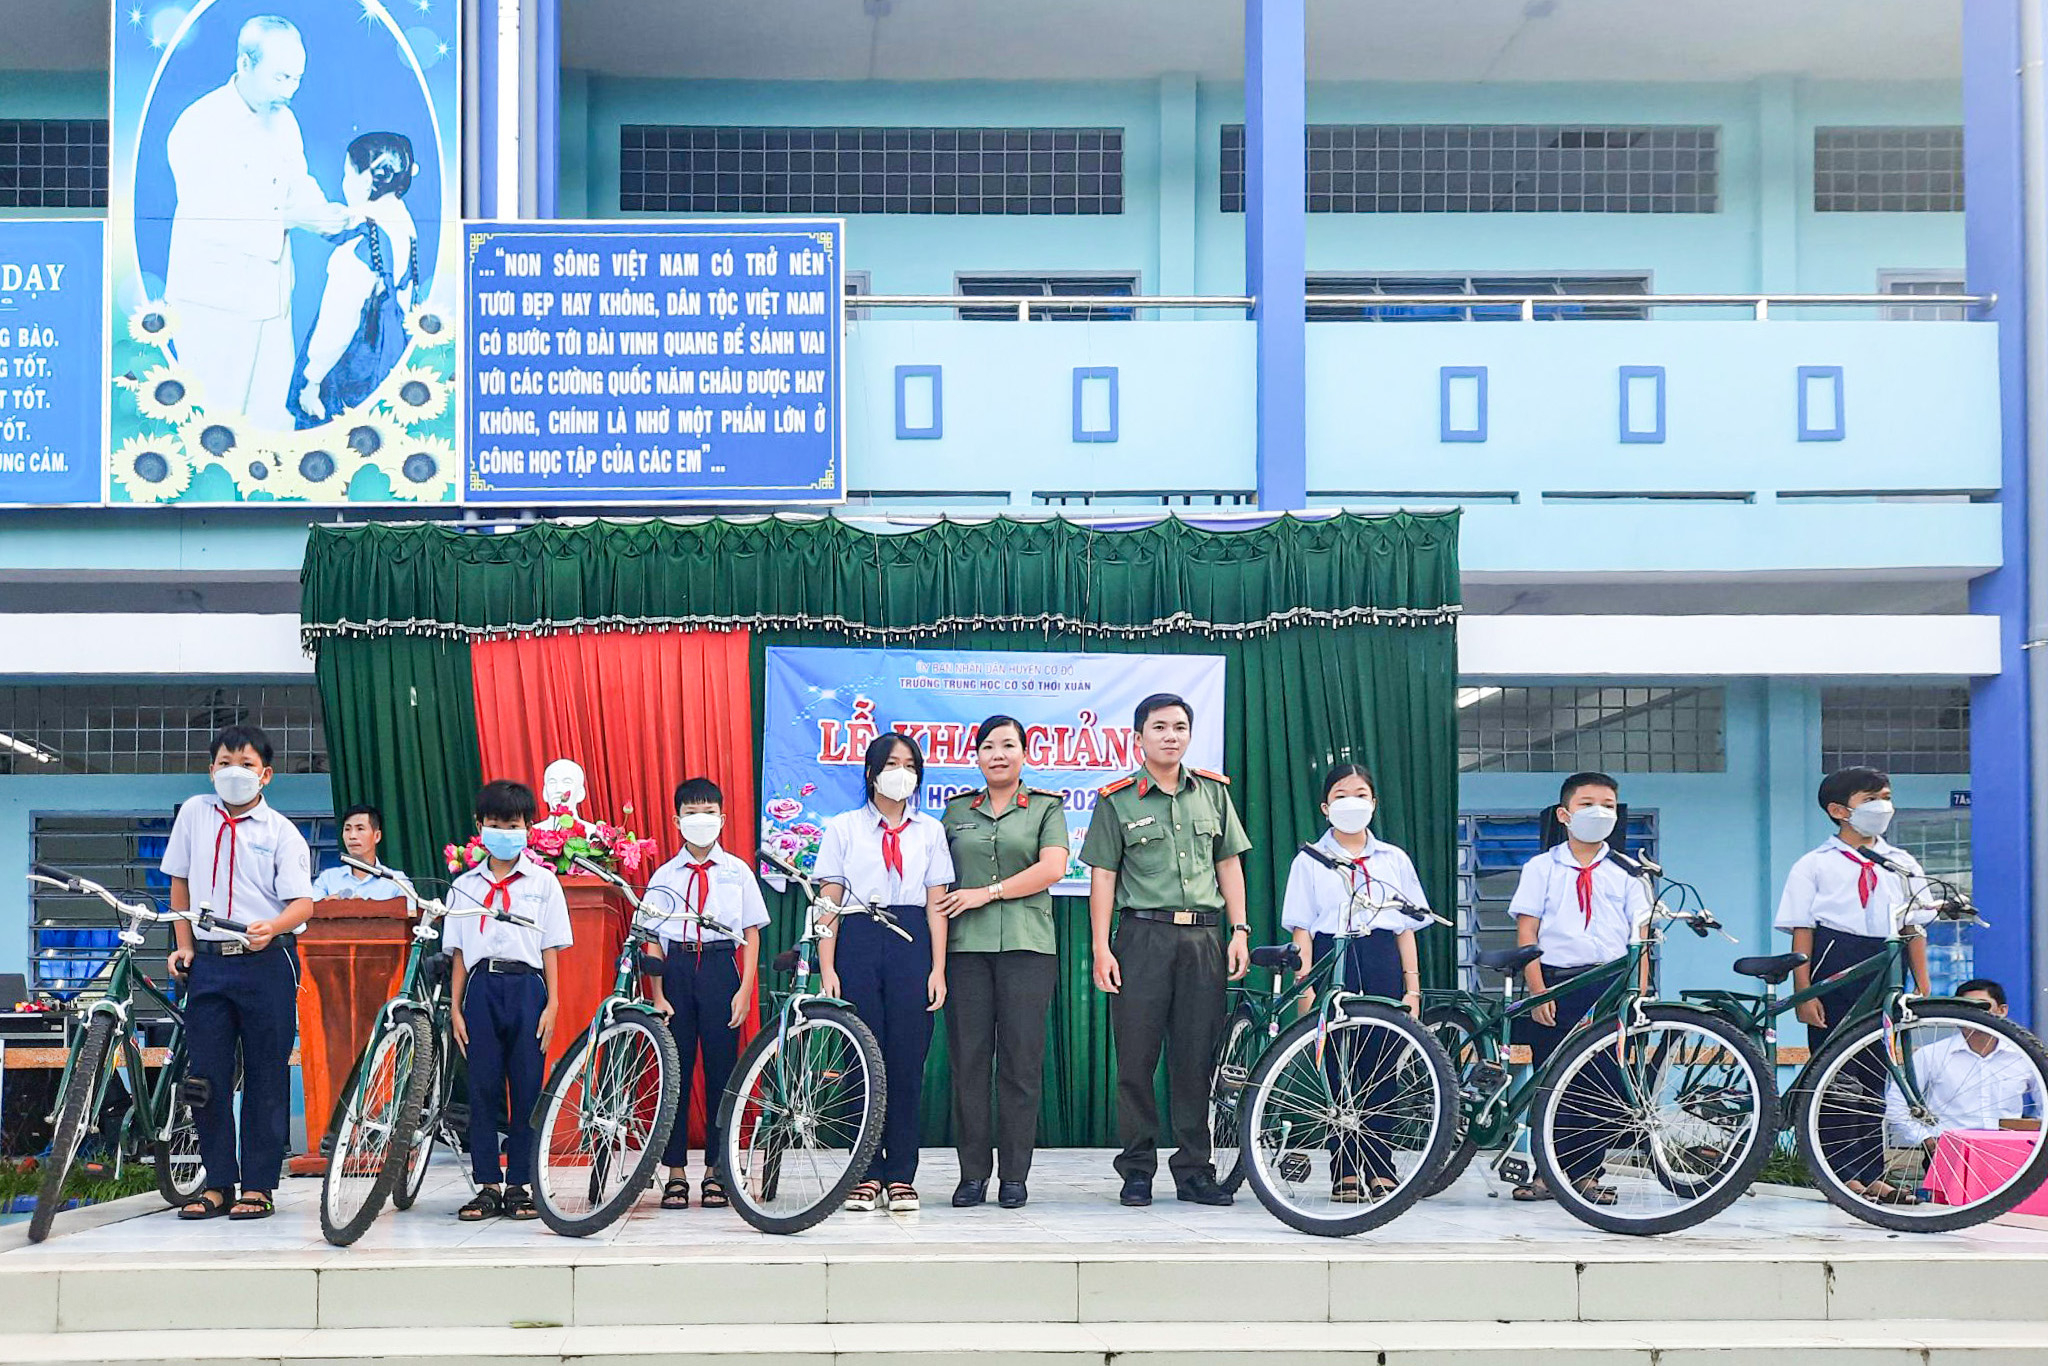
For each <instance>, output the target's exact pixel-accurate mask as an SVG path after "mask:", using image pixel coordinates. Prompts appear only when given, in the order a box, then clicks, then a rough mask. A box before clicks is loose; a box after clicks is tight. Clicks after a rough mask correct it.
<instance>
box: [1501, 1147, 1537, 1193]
mask: <svg viewBox="0 0 2048 1366" xmlns="http://www.w3.org/2000/svg"><path fill="white" fill-rule="evenodd" d="M1494 1170H1495V1171H1497V1172H1499V1173H1500V1179H1501V1180H1503V1181H1506V1182H1508V1183H1509V1184H1510V1185H1516V1186H1526V1185H1528V1184H1529V1183H1530V1182H1531V1181H1533V1180H1534V1179H1535V1176H1536V1172H1535V1169H1534V1167H1533V1166H1532V1165H1531V1164H1530V1162H1529V1159H1528V1158H1526V1157H1524V1156H1522V1155H1521V1154H1520V1153H1502V1154H1501V1158H1500V1161H1499V1163H1497V1164H1496V1165H1495V1167H1494Z"/></svg>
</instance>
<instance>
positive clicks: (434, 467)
mask: <svg viewBox="0 0 2048 1366" xmlns="http://www.w3.org/2000/svg"><path fill="white" fill-rule="evenodd" d="M390 450H391V457H390V458H389V459H386V460H383V461H381V462H379V463H380V464H382V465H383V467H384V470H385V472H386V473H388V474H389V475H390V476H391V496H392V497H394V498H399V499H402V500H404V501H405V502H408V503H443V502H446V501H447V500H448V497H449V495H450V494H451V493H453V492H454V490H455V448H454V447H453V446H451V445H450V444H449V443H448V442H446V441H443V440H442V439H441V438H440V437H437V436H413V437H407V438H406V439H404V440H403V441H399V442H397V443H395V444H393V445H392V446H391V448H390Z"/></svg>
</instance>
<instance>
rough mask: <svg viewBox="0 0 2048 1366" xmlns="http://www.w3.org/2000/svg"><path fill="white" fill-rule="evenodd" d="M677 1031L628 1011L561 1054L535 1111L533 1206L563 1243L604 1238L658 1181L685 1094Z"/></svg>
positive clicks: (585, 1034)
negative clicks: (606, 1229)
mask: <svg viewBox="0 0 2048 1366" xmlns="http://www.w3.org/2000/svg"><path fill="white" fill-rule="evenodd" d="M682 1071H683V1069H682V1065H681V1063H680V1062H679V1061H678V1059H677V1057H676V1041H675V1038H674V1036H673V1035H671V1034H670V1033H669V1032H668V1026H667V1025H665V1024H664V1023H662V1022H661V1021H660V1020H658V1019H656V1018H654V1017H653V1016H652V1015H650V1014H648V1013H647V1012H644V1011H640V1010H621V1011H619V1012H617V1013H616V1014H615V1015H614V1016H613V1017H612V1019H611V1022H610V1023H608V1024H605V1025H603V1026H602V1027H601V1028H600V1027H597V1026H593V1027H592V1028H590V1029H587V1030H585V1031H584V1032H583V1037H582V1038H580V1039H578V1040H577V1041H576V1044H575V1046H574V1047H572V1048H570V1050H569V1051H568V1052H567V1053H565V1054H563V1055H562V1060H561V1062H559V1063H557V1064H556V1065H555V1074H554V1075H553V1076H552V1077H550V1078H549V1079H548V1084H547V1087H546V1089H545V1090H543V1091H542V1092H541V1095H540V1103H539V1104H538V1105H536V1106H535V1107H534V1139H535V1143H536V1145H537V1147H536V1151H535V1156H534V1165H535V1171H534V1175H535V1180H534V1183H533V1203H534V1204H535V1206H537V1207H538V1208H539V1210H540V1217H541V1219H542V1220H543V1221H544V1222H545V1223H546V1224H547V1226H548V1227H549V1228H551V1229H553V1230H554V1231H555V1232H557V1233H559V1234H562V1235H563V1236H564V1237H569V1238H581V1237H584V1236H586V1235H588V1234H592V1233H595V1232H597V1231H598V1230H599V1229H601V1228H604V1227H606V1226H607V1225H609V1224H610V1223H611V1222H612V1221H613V1220H614V1219H616V1218H618V1217H619V1216H620V1215H621V1214H624V1213H625V1212H626V1210H627V1209H628V1208H629V1207H630V1206H631V1205H632V1203H633V1202H634V1201H635V1200H637V1199H639V1198H640V1192H642V1191H644V1190H646V1189H647V1186H648V1183H649V1182H651V1181H652V1180H653V1179H654V1168H655V1164H656V1163H658V1162H660V1161H661V1152H662V1149H663V1148H664V1147H666V1146H667V1145H668V1134H669V1128H670V1126H672V1125H673V1124H674V1123H675V1122H676V1102H677V1100H678V1099H679V1098H680V1097H681V1095H682V1088H683V1080H682Z"/></svg>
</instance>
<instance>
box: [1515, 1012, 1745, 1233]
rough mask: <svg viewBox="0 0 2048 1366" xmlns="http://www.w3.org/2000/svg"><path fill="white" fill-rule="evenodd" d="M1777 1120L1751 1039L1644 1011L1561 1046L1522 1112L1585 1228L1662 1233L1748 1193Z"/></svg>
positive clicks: (1548, 1177) (1559, 1191) (1560, 1191)
mask: <svg viewBox="0 0 2048 1366" xmlns="http://www.w3.org/2000/svg"><path fill="white" fill-rule="evenodd" d="M1776 1117H1777V1088H1776V1086H1775V1085H1774V1084H1773V1082H1772V1080H1771V1076H1770V1069H1769V1067H1768V1066H1767V1065H1766V1064H1765V1062H1764V1060H1763V1057H1762V1056H1761V1055H1760V1054H1759V1053H1758V1052H1757V1050H1756V1045H1755V1044H1753V1043H1751V1042H1750V1040H1749V1038H1748V1036H1747V1035H1745V1034H1744V1033H1743V1032H1742V1031H1741V1030H1739V1029H1737V1028H1736V1027H1735V1026H1734V1025H1733V1024H1731V1023H1729V1022H1728V1021H1727V1020H1725V1019H1723V1018H1722V1017H1720V1016H1718V1015H1714V1014H1710V1013H1708V1012H1706V1011H1701V1010H1695V1009H1693V1008H1692V1007H1689V1006H1675V1005H1647V1006H1644V1007H1643V1009H1642V1012H1641V1018H1640V1020H1639V1021H1638V1022H1636V1023H1632V1024H1630V1025H1629V1026H1628V1028H1627V1029H1626V1030H1624V1031H1622V1032H1621V1034H1620V1036H1619V1037H1617V1035H1616V1030H1615V1029H1614V1028H1612V1027H1604V1028H1594V1029H1589V1030H1586V1031H1583V1032H1581V1033H1579V1034H1576V1035H1573V1036H1571V1037H1569V1038H1567V1039H1566V1040H1565V1043H1564V1045H1563V1046H1562V1047H1561V1048H1560V1049H1559V1050H1558V1052H1557V1054H1556V1055H1555V1056H1554V1057H1553V1058H1552V1059H1551V1062H1550V1065H1549V1067H1548V1068H1546V1069H1545V1075H1544V1077H1543V1080H1542V1083H1541V1085H1540V1086H1539V1087H1538V1089H1537V1092H1536V1100H1535V1104H1534V1105H1533V1106H1532V1107H1531V1109H1530V1115H1529V1126H1530V1127H1529V1134H1530V1138H1529V1146H1530V1148H1531V1150H1532V1151H1533V1152H1534V1154H1535V1157H1536V1166H1537V1170H1538V1171H1539V1172H1540V1173H1541V1174H1542V1177H1543V1182H1544V1184H1545V1185H1546V1186H1548V1187H1549V1188H1550V1191H1551V1193H1552V1194H1553V1195H1555V1196H1556V1197H1557V1201H1558V1203H1559V1204H1561V1205H1563V1206H1564V1207H1565V1209H1566V1210H1568V1211H1569V1212H1570V1213H1571V1214H1573V1215H1574V1216H1576V1217H1577V1218H1578V1219H1580V1220H1581V1221H1582V1222H1584V1223H1588V1224H1591V1225H1592V1226H1593V1227H1594V1228H1598V1229H1604V1230H1606V1231H1607V1232H1609V1233H1637V1234H1648V1233H1670V1232H1672V1231H1673V1230H1675V1229H1681V1228H1690V1227H1691V1226H1692V1225H1694V1224H1697V1223H1700V1222H1701V1221H1703V1220H1706V1219H1711V1218H1712V1217H1713V1216H1714V1215H1716V1214H1719V1213H1720V1212H1721V1211H1722V1210H1724V1209H1726V1208H1727V1207H1728V1206H1729V1205H1730V1204H1732V1203H1734V1201H1735V1200H1736V1199H1737V1197H1739V1196H1740V1195H1741V1194H1742V1193H1743V1192H1744V1191H1745V1190H1748V1189H1749V1186H1750V1183H1751V1182H1752V1181H1754V1180H1756V1175H1757V1173H1758V1172H1759V1171H1760V1170H1762V1168H1763V1164H1764V1159H1765V1158H1766V1157H1768V1156H1769V1154H1770V1145H1771V1141H1772V1140H1773V1138H1775V1136H1776V1133H1777V1118H1776ZM1582 1184H1583V1185H1584V1186H1585V1187H1586V1189H1581V1185H1582ZM1603 1192H1604V1193H1603Z"/></svg>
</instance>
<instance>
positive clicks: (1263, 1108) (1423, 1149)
mask: <svg viewBox="0 0 2048 1366" xmlns="http://www.w3.org/2000/svg"><path fill="white" fill-rule="evenodd" d="M1367 1029H1371V1030H1374V1031H1377V1032H1380V1033H1382V1034H1391V1035H1394V1036H1396V1037H1397V1038H1398V1039H1400V1040H1402V1041H1403V1042H1405V1044H1406V1046H1407V1051H1405V1052H1404V1053H1403V1054H1402V1055H1401V1062H1402V1064H1403V1065H1404V1067H1405V1066H1407V1065H1409V1064H1419V1065H1420V1066H1421V1067H1422V1068H1423V1069H1424V1071H1425V1072H1426V1074H1427V1077H1428V1089H1427V1091H1426V1092H1422V1093H1418V1094H1416V1095H1415V1096H1414V1098H1413V1099H1412V1101H1411V1102H1410V1104H1409V1106H1408V1109H1407V1112H1406V1115H1405V1117H1404V1118H1403V1120H1402V1121H1401V1124H1402V1125H1404V1126H1408V1125H1413V1124H1416V1123H1420V1124H1424V1125H1427V1126H1428V1131H1429V1132H1428V1135H1427V1137H1426V1138H1425V1139H1424V1140H1423V1142H1422V1143H1421V1144H1420V1145H1419V1147H1418V1146H1416V1145H1414V1144H1412V1143H1410V1144H1409V1145H1406V1151H1409V1152H1411V1153H1414V1154H1415V1156H1414V1158H1413V1160H1412V1162H1411V1163H1410V1165H1409V1170H1408V1172H1407V1173H1406V1174H1405V1175H1401V1174H1399V1173H1398V1172H1397V1176H1396V1179H1397V1180H1398V1182H1399V1184H1398V1185H1396V1186H1395V1188H1394V1189H1393V1190H1392V1191H1390V1192H1388V1193H1387V1194H1385V1195H1382V1196H1379V1197H1377V1198H1375V1199H1372V1200H1370V1201H1369V1202H1365V1203H1359V1204H1339V1203H1337V1202H1336V1201H1335V1200H1334V1199H1333V1200H1332V1201H1329V1202H1325V1203H1326V1205H1327V1207H1328V1209H1329V1210H1330V1211H1331V1212H1330V1213H1316V1212H1313V1211H1311V1210H1310V1209H1308V1208H1306V1207H1305V1206H1304V1205H1303V1204H1302V1203H1300V1202H1298V1201H1297V1200H1296V1199H1294V1198H1292V1196H1291V1193H1290V1192H1291V1191H1292V1189H1294V1188H1298V1187H1306V1186H1308V1185H1310V1184H1311V1183H1312V1182H1314V1181H1315V1180H1316V1177H1317V1173H1316V1171H1315V1163H1316V1161H1317V1160H1318V1157H1317V1154H1318V1153H1320V1152H1323V1151H1327V1150H1328V1144H1329V1143H1331V1142H1338V1143H1341V1142H1343V1141H1344V1140H1343V1139H1342V1138H1335V1137H1330V1138H1326V1137H1325V1136H1323V1135H1322V1134H1319V1133H1318V1132H1317V1130H1316V1129H1315V1128H1313V1127H1312V1126H1309V1127H1307V1129H1306V1132H1307V1134H1308V1137H1307V1138H1305V1139H1298V1138H1296V1137H1295V1136H1294V1133H1293V1126H1292V1125H1291V1124H1290V1123H1283V1124H1282V1125H1281V1126H1280V1128H1281V1134H1282V1137H1281V1140H1280V1145H1281V1146H1280V1148H1279V1149H1278V1150H1276V1149H1275V1148H1274V1146H1273V1145H1270V1144H1268V1143H1266V1142H1264V1141H1263V1138H1262V1130H1263V1127H1264V1125H1265V1122H1266V1120H1267V1117H1268V1115H1269V1114H1271V1113H1273V1112H1274V1111H1275V1110H1276V1109H1277V1108H1278V1107H1277V1106H1276V1103H1275V1100H1276V1094H1277V1093H1278V1092H1279V1090H1280V1089H1281V1088H1282V1087H1291V1086H1293V1085H1295V1084H1297V1083H1295V1082H1294V1081H1293V1080H1292V1078H1293V1077H1295V1076H1296V1075H1303V1076H1305V1077H1313V1078H1316V1079H1319V1080H1326V1079H1327V1071H1326V1067H1327V1063H1326V1055H1327V1053H1328V1052H1330V1051H1333V1050H1334V1051H1335V1052H1336V1053H1338V1054H1339V1055H1340V1056H1341V1055H1342V1054H1343V1051H1344V1050H1345V1049H1346V1048H1351V1049H1359V1048H1360V1047H1361V1044H1359V1043H1353V1044H1344V1043H1334V1044H1333V1041H1336V1040H1342V1039H1343V1037H1344V1036H1345V1035H1346V1034H1351V1033H1362V1032H1363V1031H1364V1030H1367ZM1385 1042H1386V1041H1384V1040H1383V1041H1382V1046H1384V1043H1385ZM1359 1056H1360V1054H1358V1053H1354V1054H1353V1057H1354V1058H1357V1057H1359ZM1311 1057H1312V1058H1313V1060H1312V1061H1309V1062H1307V1063H1306V1064H1305V1065H1304V1059H1308V1058H1311ZM1355 1065H1357V1064H1356V1063H1355V1062H1354V1063H1353V1064H1350V1065H1347V1064H1344V1063H1342V1062H1340V1063H1339V1064H1338V1067H1339V1069H1340V1070H1348V1066H1355ZM1246 1096H1247V1099H1246V1102H1245V1104H1244V1106H1243V1114H1242V1119H1241V1123H1242V1125H1243V1132H1242V1134H1241V1136H1240V1139H1239V1142H1240V1144H1241V1146H1242V1149H1243V1152H1244V1157H1245V1166H1246V1168H1247V1176H1248V1179H1249V1181H1250V1184H1251V1188H1252V1193H1253V1194H1255V1195H1257V1196H1258V1198H1259V1203H1260V1204H1262V1205H1264V1206H1265V1207H1266V1210H1267V1212H1268V1213H1270V1214H1272V1215H1273V1217H1274V1218H1276V1219H1278V1220H1280V1222H1281V1223H1283V1224H1286V1225H1287V1226H1288V1227H1289V1228H1292V1229H1294V1230H1296V1231H1297V1232H1301V1233H1312V1234H1317V1235H1320V1236H1322V1237H1329V1238H1347V1237H1350V1236H1351V1235H1353V1234H1357V1233H1364V1232H1366V1231H1368V1230H1370V1229H1375V1228H1378V1227H1380V1226H1381V1225H1382V1224H1385V1223H1387V1222H1389V1221H1390V1220H1393V1219H1396V1218H1398V1217H1400V1215H1402V1214H1403V1213H1405V1212H1406V1211H1407V1210H1408V1209H1409V1208H1410V1207H1411V1206H1413V1205H1414V1204H1415V1202H1416V1201H1417V1200H1420V1199H1421V1198H1422V1196H1423V1194H1424V1192H1425V1191H1426V1190H1427V1189H1428V1188H1429V1185H1430V1183H1431V1182H1432V1181H1433V1180H1434V1179H1435V1178H1436V1176H1437V1173H1438V1171H1439V1170H1440V1169H1441V1167H1442V1165H1443V1163H1444V1161H1445V1159H1446V1158H1447V1157H1448V1156H1449V1155H1450V1144H1451V1141H1452V1138H1453V1136H1454V1134H1455V1125H1456V1120H1457V1114H1458V1091H1457V1082H1456V1078H1455V1076H1454V1074H1453V1072H1452V1070H1451V1063H1450V1058H1449V1057H1448V1056H1447V1055H1446V1054H1445V1053H1444V1050H1443V1045H1441V1044H1440V1043H1438V1042H1437V1040H1436V1036H1435V1035H1433V1034H1431V1033H1430V1032H1429V1031H1428V1030H1427V1029H1425V1028H1423V1026H1422V1025H1421V1024H1420V1023H1419V1022H1418V1021H1417V1020H1416V1019H1415V1018H1414V1017H1413V1016H1411V1015H1409V1014H1408V1012H1407V1011H1405V1010H1402V1009H1400V1008H1399V1007H1397V1006H1388V1005H1381V1004H1379V1003H1377V1002H1372V1001H1354V1002H1350V1003H1348V1004H1347V1005H1346V1006H1345V1009H1344V1015H1343V1017H1342V1018H1341V1019H1338V1020H1336V1021H1333V1022H1331V1023H1330V1024H1329V1025H1328V1027H1327V1029H1325V1027H1324V1022H1323V1018H1322V1015H1321V1013H1320V1012H1316V1013H1313V1014H1310V1015H1308V1016H1306V1017H1304V1018H1302V1019H1300V1020H1297V1021H1296V1022H1295V1023H1294V1024H1292V1025H1290V1026H1289V1027H1288V1028H1287V1029H1285V1030H1283V1031H1282V1032H1281V1035H1280V1037H1279V1038H1278V1039H1276V1040H1274V1042H1273V1045H1272V1047H1270V1048H1268V1049H1267V1050H1266V1051H1265V1052H1264V1053H1263V1054H1261V1055H1260V1057H1259V1061H1258V1064H1257V1066H1255V1067H1254V1068H1253V1069H1252V1076H1251V1081H1250V1083H1249V1084H1248V1085H1247V1086H1246ZM1366 1103H1367V1104H1375V1102H1372V1101H1371V1100H1370V1098H1369V1097H1368V1098H1367V1100H1366ZM1378 1104H1380V1106H1381V1108H1384V1102H1380V1103H1378ZM1363 1122H1364V1121H1362V1120H1356V1119H1354V1120H1352V1121H1348V1122H1347V1121H1345V1120H1344V1119H1342V1118H1341V1117H1340V1118H1339V1119H1338V1120H1337V1121H1336V1122H1335V1123H1332V1124H1331V1125H1330V1128H1331V1130H1332V1131H1333V1133H1335V1134H1343V1133H1346V1132H1352V1131H1355V1130H1354V1129H1353V1127H1352V1126H1353V1125H1355V1124H1361V1123H1363ZM1290 1163H1293V1164H1296V1165H1297V1167H1298V1168H1299V1169H1301V1170H1300V1171H1299V1179H1289V1177H1288V1174H1287V1171H1288V1167H1289V1164H1290ZM1333 1170H1334V1169H1333ZM1337 1211H1348V1212H1344V1213H1338V1212H1337Z"/></svg>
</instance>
